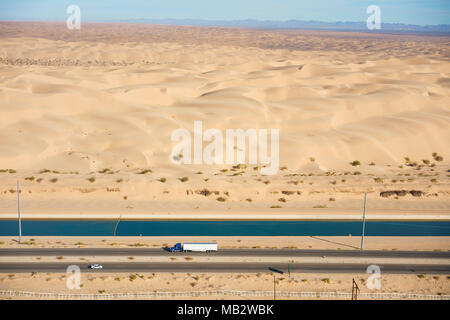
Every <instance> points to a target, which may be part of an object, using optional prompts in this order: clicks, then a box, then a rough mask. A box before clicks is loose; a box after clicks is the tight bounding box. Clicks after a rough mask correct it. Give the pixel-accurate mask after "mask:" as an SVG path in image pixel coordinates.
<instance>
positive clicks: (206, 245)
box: [170, 242, 218, 252]
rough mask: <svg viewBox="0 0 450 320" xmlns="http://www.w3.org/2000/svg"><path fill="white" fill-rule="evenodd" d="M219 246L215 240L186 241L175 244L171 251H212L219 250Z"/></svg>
mask: <svg viewBox="0 0 450 320" xmlns="http://www.w3.org/2000/svg"><path fill="white" fill-rule="evenodd" d="M217 249H218V246H217V243H215V242H185V243H183V245H181V243H177V244H175V245H174V246H173V247H172V248H170V252H191V251H192V252H212V251H217Z"/></svg>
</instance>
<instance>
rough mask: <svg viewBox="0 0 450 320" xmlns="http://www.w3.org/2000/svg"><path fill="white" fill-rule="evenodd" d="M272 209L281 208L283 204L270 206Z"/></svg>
mask: <svg viewBox="0 0 450 320" xmlns="http://www.w3.org/2000/svg"><path fill="white" fill-rule="evenodd" d="M270 208H271V209H280V208H281V206H270Z"/></svg>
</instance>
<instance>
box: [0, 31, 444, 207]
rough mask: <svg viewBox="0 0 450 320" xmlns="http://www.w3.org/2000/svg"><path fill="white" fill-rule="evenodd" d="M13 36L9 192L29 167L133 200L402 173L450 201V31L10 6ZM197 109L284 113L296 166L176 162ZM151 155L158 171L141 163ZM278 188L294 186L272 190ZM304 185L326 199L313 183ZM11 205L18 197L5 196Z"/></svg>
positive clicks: (0, 76) (238, 117) (276, 120)
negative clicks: (75, 27) (74, 16)
mask: <svg viewBox="0 0 450 320" xmlns="http://www.w3.org/2000/svg"><path fill="white" fill-rule="evenodd" d="M0 43H1V45H0V113H1V116H0V155H1V156H0V169H3V172H1V173H0V179H1V184H0V191H1V197H4V198H5V199H10V200H12V199H13V193H12V192H9V190H10V189H11V186H12V185H14V183H15V181H16V180H17V178H19V179H21V180H22V179H25V178H29V179H28V180H26V181H27V182H26V183H27V184H28V185H29V188H30V189H29V191H31V193H32V195H30V197H31V198H32V199H34V200H36V201H44V200H46V199H47V200H48V199H77V198H79V197H81V198H83V197H84V198H88V197H94V198H96V199H98V197H99V194H98V193H96V192H102V194H103V195H102V197H104V198H105V199H106V200H108V199H110V198H112V197H113V198H114V199H115V200H117V201H119V202H120V201H125V202H126V199H124V198H125V197H126V198H127V199H130V198H129V197H131V196H130V194H137V193H139V194H140V195H139V196H136V197H138V198H139V199H140V200H143V201H144V200H145V201H147V200H151V199H153V198H154V199H155V201H156V199H160V198H161V197H163V196H164V197H169V198H168V199H170V201H172V202H173V201H179V200H180V199H182V201H188V204H187V205H186V206H187V207H189V208H193V207H195V206H198V204H192V203H191V202H190V201H191V200H190V199H191V198H189V200H186V199H185V197H186V196H187V195H189V194H190V193H189V191H187V190H191V189H192V190H193V191H194V192H193V193H194V194H195V190H200V189H201V188H205V187H206V188H211V186H213V187H214V188H218V189H220V192H221V194H222V193H225V192H227V193H233V192H235V191H236V190H240V188H241V187H242V189H243V190H246V191H247V192H248V194H247V195H245V192H244V193H242V192H238V194H236V193H234V194H232V195H229V196H227V195H226V194H225V197H226V199H229V201H232V202H233V203H234V202H235V203H236V206H237V207H239V205H241V202H243V203H245V204H246V205H254V200H255V198H258V197H261V198H262V199H261V200H264V201H268V202H267V203H264V205H263V207H268V205H269V202H270V204H271V205H272V206H281V207H285V206H289V203H290V201H291V199H284V200H285V201H282V200H280V199H281V198H286V197H283V195H282V194H281V191H282V190H283V189H286V188H287V187H292V186H295V188H296V189H302V190H303V193H302V194H303V196H305V195H307V194H311V193H310V192H311V191H315V190H310V189H311V188H316V189H317V191H318V192H319V195H320V196H321V198H320V197H319V198H317V199H322V200H323V199H325V200H328V198H331V197H333V198H336V194H339V193H341V194H344V193H345V194H346V195H345V197H348V198H349V199H350V198H352V196H351V194H354V196H355V197H356V196H357V197H358V199H359V198H360V192H362V191H364V190H371V192H374V193H375V194H378V193H379V192H381V191H383V190H388V189H392V188H395V189H399V187H398V185H397V184H396V183H397V182H399V181H396V182H393V180H404V181H403V183H405V184H407V183H410V185H403V186H401V187H400V189H402V188H403V189H404V188H406V189H408V190H410V189H421V190H423V191H424V192H425V191H426V193H427V194H428V195H430V194H437V196H433V197H435V198H436V197H437V198H438V199H439V201H441V202H438V204H436V202H433V203H434V206H435V208H437V209H440V210H446V209H447V210H448V208H449V206H448V204H449V202H448V195H449V194H448V181H449V180H448V169H449V166H448V159H450V152H449V150H450V148H449V142H448V141H449V139H448V137H450V129H449V128H450V126H449V122H450V121H449V120H450V109H449V106H450V98H449V92H450V91H449V86H450V80H449V74H450V63H449V62H448V57H449V41H448V37H447V38H446V37H423V36H412V35H405V36H398V35H367V34H358V33H343V32H341V33H332V32H325V31H324V32H310V31H301V32H300V31H298V32H294V31H280V32H270V31H256V30H247V29H246V30H243V29H242V30H241V29H224V28H195V27H165V26H149V25H132V24H130V25H110V24H86V25H83V27H82V30H81V31H80V32H76V31H70V30H67V29H65V28H64V25H62V24H54V23H11V22H1V23H0ZM194 120H202V121H203V123H204V126H205V129H207V128H217V129H219V130H222V131H223V130H225V129H226V128H243V129H247V128H256V129H260V128H269V129H270V128H278V129H280V165H281V166H282V167H285V168H283V170H281V171H280V172H279V174H278V175H276V176H273V177H262V176H260V175H259V172H258V171H256V170H253V168H251V167H248V168H247V169H246V170H244V172H242V173H240V174H238V175H233V173H236V172H235V171H230V170H232V168H231V166H187V165H186V166H176V165H174V164H172V163H171V162H170V161H169V155H170V153H171V148H172V146H173V144H172V143H171V142H170V135H171V133H172V131H173V130H175V129H177V128H180V127H186V128H189V129H192V127H193V121H194ZM433 154H434V155H433ZM405 157H407V158H409V160H405ZM355 160H357V161H359V163H360V164H359V165H354V166H352V165H350V163H351V162H352V161H355ZM424 160H425V161H424ZM414 163H415V164H414ZM6 169H11V170H9V171H7V170H6ZM44 169H47V170H48V171H47V172H45V170H44ZM144 169H151V170H152V172H149V171H148V172H147V173H146V174H138V173H140V172H142V170H144ZM221 169H223V170H228V171H220V170H221ZM5 170H6V171H5ZM105 170H106V171H105ZM13 171H15V173H14V172H13ZM200 171H201V172H202V173H201V174H200V173H199V172H200ZM9 172H11V173H9ZM327 172H328V174H327ZM355 172H359V174H358V173H357V174H355ZM63 173H66V174H65V175H64V176H63V175H62V174H63ZM108 173H109V174H108ZM111 173H112V174H111ZM436 173H437V174H438V176H437V177H435V175H436ZM419 174H421V175H419ZM317 175H320V176H321V177H322V178H318V177H317ZM344 175H345V176H346V177H344ZM399 175H408V177H409V178H403V179H402V178H396V177H398V176H399ZM184 176H187V177H188V180H186V181H184V182H183V181H181V180H180V178H182V177H184ZM336 176H339V178H336ZM340 176H342V177H340ZM31 177H33V179H31ZM92 177H94V181H88V180H87V179H91V178H92ZM163 177H164V178H166V180H167V182H164V183H163V182H161V181H160V180H161V178H163ZM300 177H303V178H300ZM411 177H414V179H415V180H412V181H410V180H408V179H412V178H411ZM39 178H41V181H40V182H37V180H38V179H39ZM376 178H379V179H382V180H383V182H381V180H378V182H377V181H375V179H376ZM54 179H56V181H53V182H52V180H54ZM321 179H322V180H323V181H322V180H321ZM433 179H434V180H435V181H432V180H433ZM307 180H308V181H307ZM343 180H346V181H345V182H343ZM118 181H120V182H118ZM265 181H269V183H265ZM292 181H293V182H292ZM300 181H303V182H300ZM388 181H389V185H388V184H387V182H388ZM333 182H334V183H333ZM310 183H312V184H310ZM339 185H341V186H339ZM391 185H392V186H391ZM300 186H302V188H300ZM350 186H351V188H350V189H349V190H347V189H346V188H347V187H350ZM339 187H340V188H341V189H339ZM89 188H91V189H95V190H94V191H91V192H89ZM107 189H111V190H113V189H114V190H119V191H115V192H110V191H107ZM425 189H426V190H425ZM44 190H45V191H44ZM51 190H54V191H51ZM80 190H85V191H86V190H88V191H86V192H82V191H80ZM124 190H126V191H124ZM343 190H347V191H343ZM137 191H139V192H137ZM166 191H167V193H165V192H166ZM296 191H297V190H296ZM299 191H300V190H299ZM272 192H277V193H279V194H278V195H277V194H276V193H273V196H270V197H272V198H270V197H269V198H270V199H269V198H267V199H265V196H264V195H272ZM347 193H349V194H350V195H347ZM150 195H151V196H150ZM330 195H331V197H330ZM202 197H203V198H205V197H204V196H203V195H198V198H196V200H195V201H204V199H203V198H202ZM311 197H312V198H311ZM408 197H410V198H411V199H413V197H412V196H408ZM287 198H288V197H287ZM435 198H433V199H435ZM214 199H215V198H214ZM248 199H251V200H252V201H249V200H248ZM405 199H406V198H405ZM444 199H445V200H444ZM400 200H401V199H400ZM292 201H294V202H295V203H296V204H295V205H293V206H294V207H296V206H297V207H298V206H300V207H301V206H303V205H305V206H306V207H308V206H311V207H312V206H314V205H320V204H318V203H316V202H315V198H314V197H313V196H309V197H308V198H300V199H296V200H292ZM302 201H303V202H302ZM308 201H309V202H308ZM442 201H444V202H442ZM333 202H334V201H333ZM196 203H197V202H196ZM208 203H212V201H210V202H208ZM322 205H323V204H322ZM331 205H332V206H333V205H335V204H331ZM11 206H12V204H10V203H9V202H3V210H4V211H8V210H9V208H10V207H11ZM326 206H330V203H327V204H326ZM344 206H345V205H344ZM131 207H133V206H131ZM144 207H145V206H144ZM143 210H144V209H143Z"/></svg>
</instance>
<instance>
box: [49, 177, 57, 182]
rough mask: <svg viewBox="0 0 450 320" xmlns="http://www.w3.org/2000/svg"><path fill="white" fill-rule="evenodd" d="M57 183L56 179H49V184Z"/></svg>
mask: <svg viewBox="0 0 450 320" xmlns="http://www.w3.org/2000/svg"><path fill="white" fill-rule="evenodd" d="M57 181H58V178H53V179H50V182H51V183H56V182H57Z"/></svg>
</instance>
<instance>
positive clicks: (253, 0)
mask: <svg viewBox="0 0 450 320" xmlns="http://www.w3.org/2000/svg"><path fill="white" fill-rule="evenodd" d="M72 4H75V5H78V6H79V7H80V9H81V19H82V21H86V22H88V21H91V22H92V21H98V22H104V21H115V20H132V19H167V18H170V19H206V20H245V19H256V20H278V21H286V20H315V21H323V22H337V21H366V19H367V17H368V16H369V15H368V14H367V13H366V8H367V7H368V6H369V5H377V6H379V7H380V9H381V20H382V22H384V23H402V24H416V25H437V24H450V0H370V1H366V0H306V1H305V0H72V1H66V0H0V20H22V21H65V20H66V19H67V17H68V16H69V15H68V14H67V13H66V9H67V7H68V6H69V5H72Z"/></svg>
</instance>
